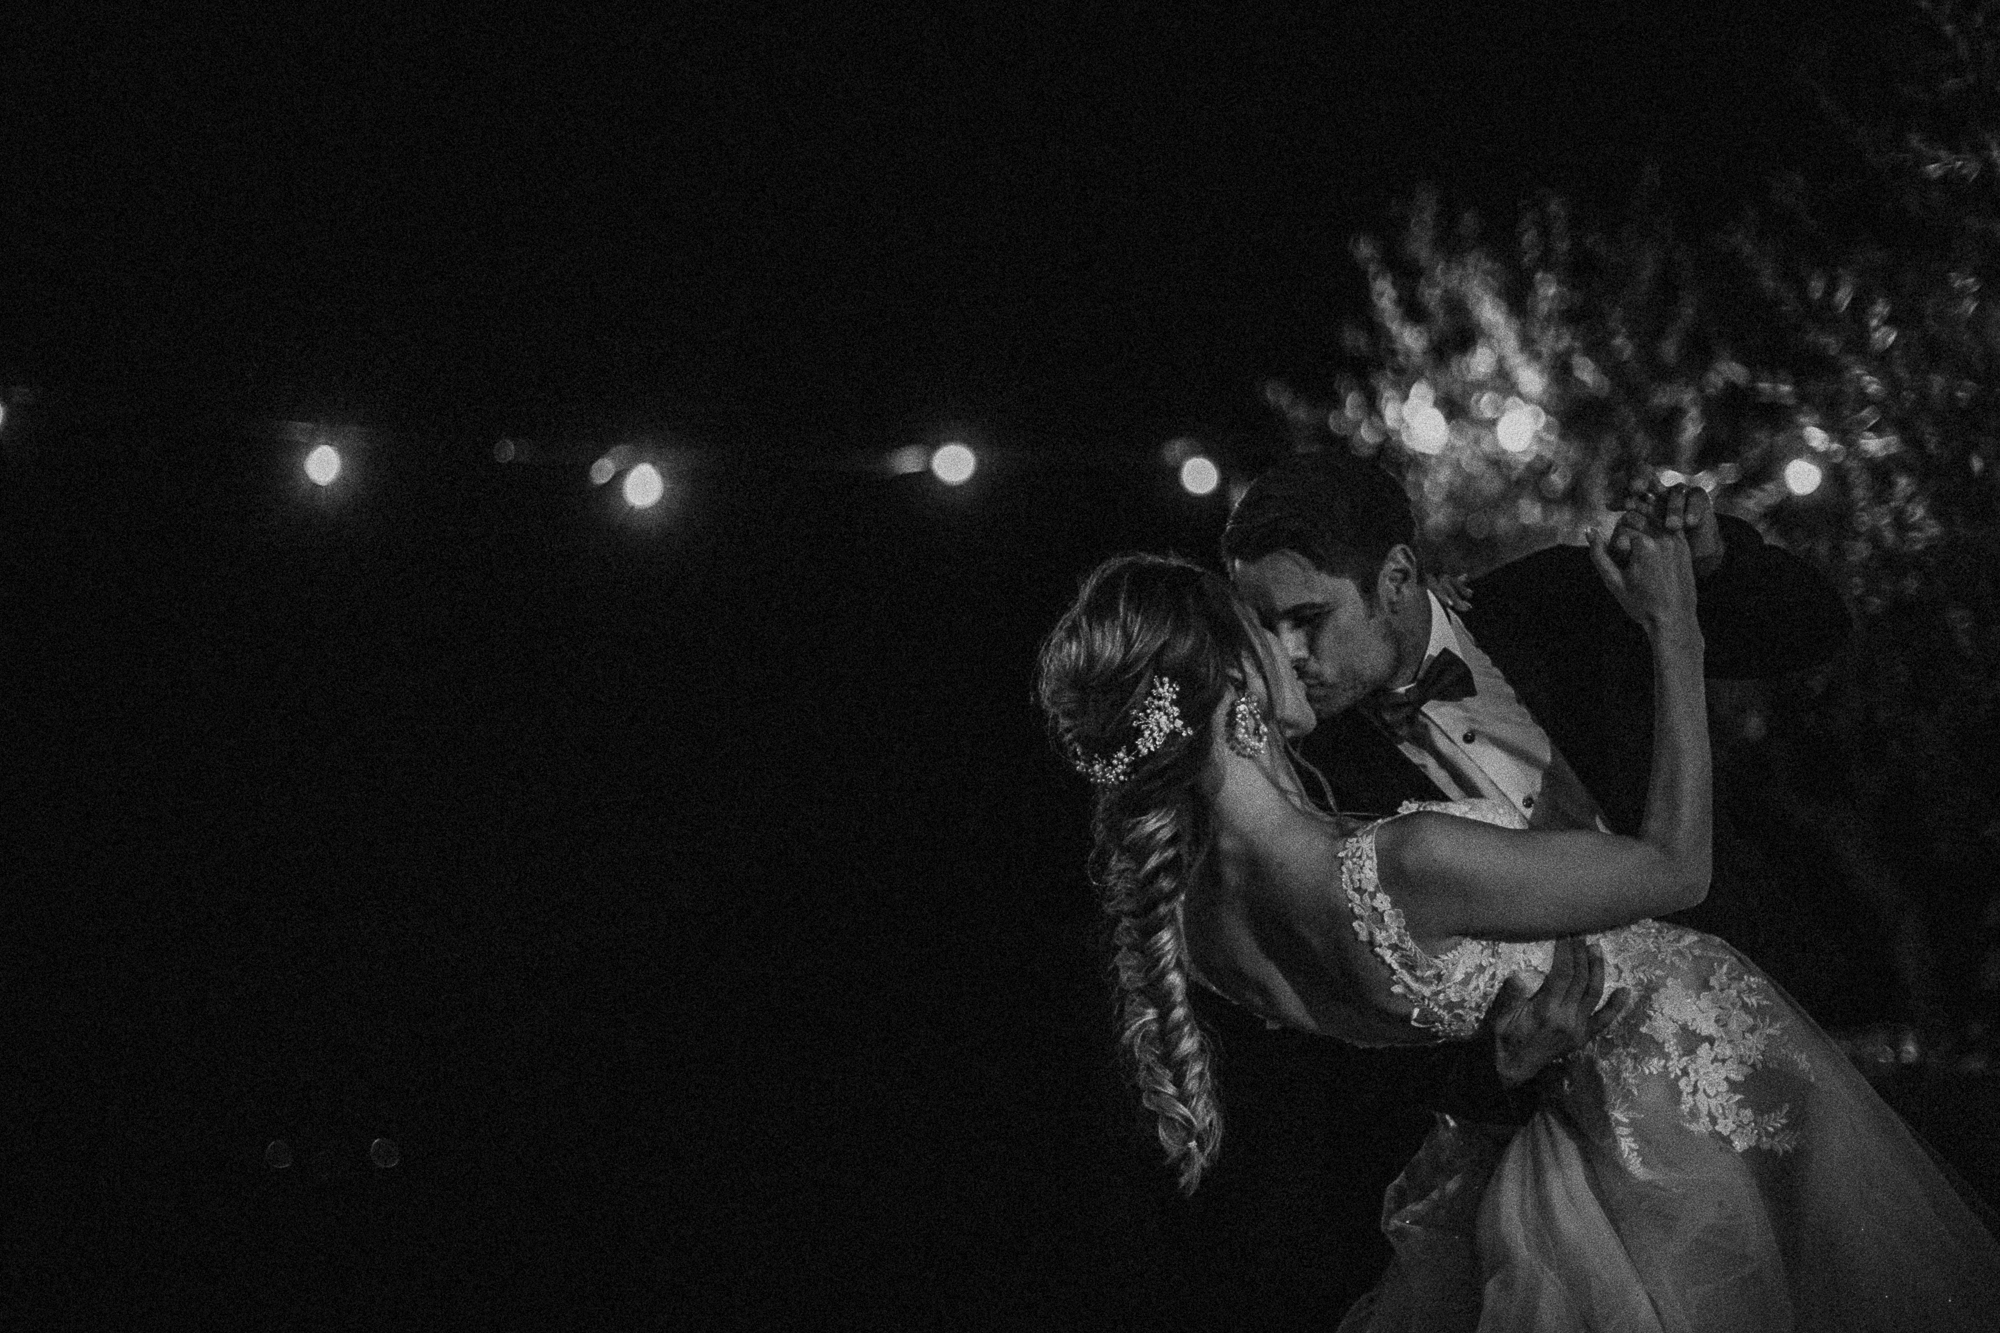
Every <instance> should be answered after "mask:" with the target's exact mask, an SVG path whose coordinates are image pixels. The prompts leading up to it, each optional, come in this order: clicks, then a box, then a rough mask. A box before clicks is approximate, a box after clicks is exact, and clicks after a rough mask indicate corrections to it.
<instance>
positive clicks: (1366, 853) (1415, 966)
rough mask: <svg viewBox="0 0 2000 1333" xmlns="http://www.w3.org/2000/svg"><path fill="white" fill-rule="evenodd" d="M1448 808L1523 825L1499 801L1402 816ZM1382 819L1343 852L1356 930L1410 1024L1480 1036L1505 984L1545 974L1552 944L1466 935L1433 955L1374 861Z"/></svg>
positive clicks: (1426, 805)
mask: <svg viewBox="0 0 2000 1333" xmlns="http://www.w3.org/2000/svg"><path fill="white" fill-rule="evenodd" d="M1413 810H1443V811H1445V812H1447V813H1450V814H1462V815H1464V816H1466V817H1467V818H1477V819H1482V820H1483V821H1484V822H1486V823H1489V824H1518V823H1519V816H1518V815H1516V814H1515V813H1514V811H1513V810H1512V808H1510V807H1507V806H1503V805H1501V804H1500V803H1499V802H1497V801H1451V802H1435V801H1406V802H1404V803H1403V807H1402V809H1401V810H1399V811H1397V814H1398V815H1406V814H1409V813H1410V812H1411V811H1413ZM1385 822H1387V821H1384V820H1377V821H1376V822H1375V823H1373V824H1370V825H1368V826H1367V827H1366V828H1364V829H1362V830H1361V831H1360V832H1358V833H1356V834H1355V835H1354V836H1353V837H1351V838H1349V839H1348V840H1347V843H1346V845H1345V846H1343V847H1342V848H1341V852H1340V880H1341V887H1342V888H1344V889H1345V890H1346V891H1347V903H1348V908H1349V910H1350V911H1351V912H1352V913H1353V915H1354V933H1355V935H1357V936H1358V937H1360V939H1361V941H1362V942H1363V943H1364V944H1366V945H1367V946H1368V947H1369V948H1370V949H1372V950H1374V952H1375V956H1376V957H1378V958H1380V959H1381V960H1382V962H1383V963H1384V964H1385V965H1386V966H1387V967H1388V969H1389V972H1390V974H1391V976H1393V977H1394V978H1395V980H1394V981H1393V982H1391V984H1390V989H1391V990H1392V991H1393V992H1395V993H1396V994H1397V995H1400V996H1403V997H1404V998H1405V999H1407V1000H1409V1001H1410V1004H1411V1012H1410V1022H1411V1023H1412V1024H1413V1025H1414V1026H1416V1027H1420V1028H1424V1029H1426V1030H1427V1031H1431V1032H1435V1033H1437V1034H1438V1036H1439V1037H1440V1038H1441V1039H1442V1040H1445V1041H1460V1040H1464V1039H1465V1038H1468V1037H1471V1036H1474V1035H1476V1034H1477V1033H1478V1031H1479V1026H1480V1024H1481V1023H1482V1022H1484V1021H1485V1018H1486V1010H1487V1008H1488V1007H1489V1006H1490V1005H1491V1004H1492V1003H1493V997H1494V996H1495V995H1498V994H1499V993H1500V987H1501V985H1502V984H1503V983H1504V982H1505V981H1506V980H1507V978H1508V977H1509V976H1511V975H1513V974H1514V973H1516V972H1531V973H1535V974H1538V975H1539V974H1540V973H1543V972H1546V971H1547V968H1548V960H1549V955H1550V952H1551V946H1549V945H1547V944H1499V943H1490V942H1487V941H1482V940H1467V941H1465V942H1464V943H1462V944H1460V945H1458V946H1457V947H1455V948H1453V949H1451V950H1449V951H1448V952H1446V953H1444V954H1443V955H1441V956H1439V957H1437V958H1433V957H1431V956H1430V955H1429V954H1427V953H1425V952H1424V951H1423V950H1422V949H1421V948H1419V947H1418V945H1417V942H1416V941H1415V940H1414V939H1412V938H1410V932H1409V928H1408V927H1407V926H1406V925H1405V924H1404V921H1403V913H1402V911H1401V909H1399V908H1398V907H1397V906H1396V905H1395V904H1394V903H1393V902H1391V901H1390V899H1389V895H1388V894H1387V893H1385V892H1383V890H1382V881H1381V878H1380V876H1379V875H1378V873H1377V870H1376V865H1375V830H1376V829H1378V828H1380V827H1381V826H1382V824H1383V823H1385Z"/></svg>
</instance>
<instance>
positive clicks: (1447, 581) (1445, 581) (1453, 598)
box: [1424, 574, 1472, 615]
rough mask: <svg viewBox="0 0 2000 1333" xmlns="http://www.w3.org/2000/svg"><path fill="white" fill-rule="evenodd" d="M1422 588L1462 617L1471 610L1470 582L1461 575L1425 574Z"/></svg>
mask: <svg viewBox="0 0 2000 1333" xmlns="http://www.w3.org/2000/svg"><path fill="white" fill-rule="evenodd" d="M1424 587H1425V588H1427V589H1429V590H1430V592H1431V593H1432V594H1433V595H1434V596H1436V598H1437V599H1438V600H1439V601H1440V602H1443V603H1444V604H1445V606H1446V608H1447V609H1449V610H1452V611H1456V612H1458V614H1460V615H1464V614H1465V613H1466V612H1467V611H1470V610H1471V609H1472V580H1471V579H1469V578H1467V577H1466V576H1465V575H1463V574H1426V575H1424Z"/></svg>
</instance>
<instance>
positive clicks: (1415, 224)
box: [1269, 0, 2000, 1018]
mask: <svg viewBox="0 0 2000 1333" xmlns="http://www.w3.org/2000/svg"><path fill="white" fill-rule="evenodd" d="M1911 16H1912V24H1911V33H1912V35H1913V39H1914V40H1913V45H1912V48H1911V50H1910V51H1908V52H1905V53H1903V59H1904V64H1905V67H1904V73H1905V77H1904V79H1903V81H1902V83H1901V85H1900V86H1899V87H1898V89H1897V90H1896V94H1895V97H1894V99H1893V100H1892V101H1891V102H1890V103H1889V104H1887V105H1885V106H1883V107H1880V108H1876V109H1874V110H1872V111H1870V112H1869V113H1868V114H1866V115H1862V114H1858V113H1855V112H1852V111H1850V110H1848V109H1846V108H1845V107H1843V106H1842V105H1841V104H1840V102H1839V101H1838V99H1836V98H1835V97H1833V96H1832V95H1831V94H1828V95H1826V96H1825V97H1824V105H1825V107H1826V109H1827V112H1828V114H1829V115H1832V116H1834V117H1836V118H1837V119H1838V120H1839V121H1840V123H1842V124H1843V125H1844V126H1845V127H1846V128H1847V130H1848V131H1849V137H1850V139H1851V141H1852V143H1853V145H1854V147H1855V150H1856V158H1855V167H1856V170H1855V171H1854V173H1853V174H1852V179H1851V180H1848V181H1844V182H1828V183H1819V184H1813V183H1808V182H1806V181H1803V180H1801V179H1798V178H1791V179H1786V180H1781V181H1778V182H1776V183H1774V185H1773V187H1772V189H1771V191H1770V194H1769V197H1768V199H1767V200H1766V201H1764V203H1763V204H1762V206H1761V207H1759V208H1757V209H1755V210H1754V211H1751V212H1749V213H1747V214H1746V215H1745V216H1744V217H1743V218H1742V219H1741V220H1740V221H1739V222H1738V223H1736V224H1735V225H1733V226H1731V227H1729V228H1727V229H1725V230H1724V231H1723V232H1721V233H1720V234H1717V235H1710V236H1704V237H1701V238H1698V239H1697V240H1694V241H1692V242H1690V241H1686V240H1683V239H1681V238H1680V237H1678V236H1676V234H1675V232H1674V228H1673V226H1672V223H1671V221H1670V220H1669V215H1670V210H1669V209H1667V208H1666V207H1664V206H1662V205H1661V203H1660V201H1659V200H1658V199H1657V198H1655V197H1654V195H1653V193H1652V192H1651V191H1650V190H1642V191H1641V193H1640V197H1639V198H1638V200H1637V201H1636V203H1635V206H1634V208H1633V210H1632V213H1631V215H1630V218H1629V219H1628V220H1627V221H1626V222H1625V223H1624V225H1622V226H1620V227H1617V228H1615V229H1613V230H1611V231H1608V232H1598V231H1585V230H1584V229H1582V228H1579V227H1577V226H1576V225H1575V221H1574V219H1573V218H1572V217H1571V215H1570V212H1569V210H1568V209H1567V208H1566V207H1565V206H1564V204H1563V203H1562V201H1560V200H1557V199H1544V200H1542V201H1540V202H1538V203H1536V204H1535V205H1533V206H1532V207H1529V208H1526V209H1524V210H1523V211H1522V213H1521V216H1520V218H1519V221H1518V225H1517V229H1516V232H1515V235H1514V237H1513V238H1512V243H1511V245H1509V246H1507V247H1505V248H1502V247H1496V246H1494V245H1492V244H1489V243H1488V242H1487V241H1485V240H1484V239H1483V238H1482V237H1481V235H1480V232H1479V224H1478V220H1477V219H1475V218H1469V217H1468V218H1464V219H1460V220H1458V223H1457V225H1456V227H1447V226H1446V225H1445V222H1444V220H1443V218H1442V216H1441V208H1440V206H1439V203H1438V201H1437V199H1436V198H1435V197H1434V196H1430V195H1424V196H1419V197H1418V199H1417V200H1416V201H1415V203H1414V204H1413V205H1412V206H1411V208H1410V209H1409V213H1408V216H1407V218H1406V220H1405V225H1404V227H1403V231H1402V236H1401V240H1400V245H1399V246H1398V247H1396V248H1395V249H1394V250H1391V249H1389V248H1388V247H1385V246H1383V245H1382V244H1380V243H1379V242H1377V241H1375V240H1373V239H1371V238H1363V239H1362V240H1360V241H1358V242H1357V243H1356V246H1355V257H1356V260H1357V262H1358V263H1359V264H1360V266H1361V269H1362V271H1363V273H1364V275H1365V276H1366V279H1367V282H1368V286H1369V292H1370V298H1371V304H1372V316H1373V318H1372V324H1371V326H1370V327H1369V328H1367V329H1351V330H1349V331H1348V350H1349V351H1350V353H1352V354H1353V355H1354V358H1355V360H1356V362H1357V363H1358V364H1359V365H1361V366H1363V367H1365V369H1364V370H1363V371H1361V372H1360V373H1350V374H1349V375H1347V376H1346V377H1344V378H1343V379H1342V380H1341V381H1340V383H1339V385H1338V391H1337V401H1332V402H1325V401H1314V400H1313V399H1311V398H1310V397H1309V396H1307V395H1304V394H1300V393H1297V392H1295V391H1293V390H1291V389H1289V388H1287V387H1285V386H1281V385H1273V386H1271V387H1270V391H1269V393H1270V399H1271V402H1272V404H1273V406H1274V407H1276V408H1277V409H1278V410H1279V411H1280V412H1281V413H1282V414H1284V415H1285V416H1286V417H1287V418H1288V419H1289V420H1290V421H1291V422H1292V423H1293V424H1294V426H1295V427H1297V428H1298V430H1299V431H1301V432H1307V431H1310V432H1314V433H1318V434H1319V435H1320V438H1324V432H1325V431H1327V430H1330V431H1331V432H1332V433H1333V434H1334V435H1335V436H1337V437H1339V439H1340V440H1341V441H1343V442H1344V444H1345V446H1346V447H1348V448H1350V449H1352V450H1354V451H1355V452H1357V453H1360V454H1363V455H1376V454H1382V455H1384V456H1385V461H1387V462H1389V463H1391V464H1392V465H1395V466H1398V467H1399V468H1400V469H1401V470H1402V472H1403V474H1404V476H1405V478H1406V481H1407V484H1408V485H1409V488H1410V490H1411V494H1412V498H1413V501H1414V502H1415V504H1416V506H1417V509H1418V512H1419V514H1420V515H1421V517H1422V540H1423V542H1424V544H1425V546H1426V548H1427V550H1426V554H1427V556H1428V557H1429V558H1430V559H1431V560H1433V561H1434V562H1435V563H1436V564H1438V565H1440V566H1441V567H1443V568H1446V569H1455V570H1461V571H1467V572H1474V573H1477V572H1479V571H1481V570H1483V569H1485V568H1489V567H1491V566H1492V565H1495V564H1498V563H1502V562H1504V561H1505V560H1507V559H1511V558H1514V557H1515V556H1518V555H1520V554H1523V553H1525V552H1526V551H1528V550H1532V549H1535V548H1537V547H1539V546H1543V545H1547V544H1549V543H1551V542H1555V541H1566V540H1572V541H1573V540H1576V539H1577V537H1578V535H1579V532H1580V529H1581V528H1582V527H1584V526H1585V525H1587V524H1592V523H1596V522H1601V521H1603V519H1604V517H1605V516H1606V514H1607V511H1608V510H1610V509H1611V508H1614V507H1616V505H1617V503H1618V502H1619V500H1620V499H1621V498H1622V496H1623V494H1624V493H1625V489H1626V487H1627V485H1628V484H1629V483H1630V482H1631V481H1632V479H1633V478H1634V477H1635V476H1658V477H1661V478H1663V479H1665V480H1668V481H1675V480H1682V479H1686V480H1691V481H1693V482H1694V483H1696V484H1699V485H1701V486H1703V487H1705V488H1706V489H1707V490H1709V492H1710V493H1711V495H1712V496H1713V498H1714V500H1715V502H1716V504H1717V507H1718V508H1719V509H1720V510H1722V511H1723V512H1726V513H1734V514H1736V515H1738V516H1740V517H1743V518H1746V519H1748V520H1750V521H1751V522H1753V523H1755V524H1757V525H1758V526H1759V527H1760V528H1762V529H1763V530H1764V531H1765V532H1766V533H1767V534H1768V535H1771V536H1774V537H1776V538H1778V539H1780V540H1782V541H1784V542H1785V543H1786V544H1787V545H1789V546H1791V547H1792V548H1793V549H1794V550H1797V551H1800V552H1801V553H1804V554H1806V555H1807V556H1808V557H1809V558H1811V559H1812V560H1814V561H1815V562H1816V563H1818V564H1819V565H1820V567H1821V568H1823V569H1825V570H1826V571H1827V572H1828V574H1829V575H1830V576H1831V577H1833V578H1834V579H1835V580H1836V582H1837V584H1838V586H1839V587H1840V588H1841V590H1842V593H1843V595H1844V596H1846V597H1847V599H1848V600H1849V603H1850V605H1851V606H1852V607H1853V609H1854V610H1855V612H1856V614H1857V623H1858V625H1859V626H1860V633H1859V635H1858V644H1857V647H1856V650H1855V651H1854V652H1853V653H1851V654H1850V655H1849V656H1848V658H1847V659H1846V660H1845V661H1844V662H1843V663H1842V664H1841V665H1840V667H1839V668H1838V669H1837V670H1835V671H1832V672H1829V673H1823V675H1822V677H1821V678H1820V679H1819V680H1816V681H1813V682H1808V683H1806V684H1805V685H1804V686H1803V687H1802V688H1800V689H1797V690H1793V691H1789V692H1787V693H1786V694H1784V695H1782V696H1780V697H1777V698H1773V699H1770V700H1764V701H1756V700H1752V701H1750V703H1749V704H1748V705H1747V713H1746V714H1745V715H1746V716H1747V717H1748V718H1749V720H1748V721H1747V722H1745V723H1744V725H1743V729H1742V733H1741V735H1740V736H1739V737H1738V739H1739V740H1742V741H1744V742H1745V743H1754V742H1757V741H1761V740H1762V739H1763V738H1764V737H1765V736H1766V735H1767V734H1769V732H1770V730H1771V728H1772V726H1773V725H1777V726H1779V728H1780V729H1781V730H1782V731H1783V733H1784V734H1783V735H1782V736H1780V737H1775V738H1774V739H1775V740H1778V741H1782V742H1783V744H1784V746H1785V747H1787V748H1786V749H1785V751H1784V752H1785V753H1787V754H1790V755H1791V756H1793V757H1792V759H1791V760H1790V761H1789V769H1787V767H1786V765H1783V764H1781V765H1779V770H1778V780H1780V781H1789V782H1791V783H1793V784H1795V788H1794V791H1793V795H1794V796H1795V797H1796V798H1797V799H1795V800H1794V801H1793V803H1792V807H1791V808H1793V809H1795V810H1806V809H1808V808H1812V803H1813V802H1814V801H1819V802H1821V807H1819V808H1825V803H1826V802H1833V803H1835V804H1837V805H1838V806H1839V808H1841V809H1844V810H1850V811H1854V812H1859V813H1860V814H1861V815H1862V816H1864V817H1865V818H1867V819H1868V820H1869V821H1870V823H1871V824H1872V825H1873V826H1874V827H1876V828H1877V829H1879V830H1881V832H1880V837H1879V839H1878V841H1880V842H1881V843H1882V845H1888V844H1890V843H1895V844H1896V846H1897V847H1898V849H1899V851H1900V852H1901V853H1902V858H1903V860H1904V862H1905V863H1906V864H1909V865H1914V866H1917V867H1919V874H1918V877H1920V878H1924V879H1925V881H1926V883H1927V891H1929V892H1931V894H1932V899H1931V901H1930V902H1929V903H1927V904H1926V905H1925V907H1926V911H1927V913H1928V915H1929V916H1930V918H1931V922H1932V933H1933V934H1934V935H1942V934H1943V933H1944V932H1945V931H1951V932H1952V933H1953V934H1954V935H1955V936H1958V937H1963V936H1965V935H1966V934H1967V933H1968V932H1967V931H1966V930H1965V929H1964V927H1965V925H1966V924H1969V923H1966V922H1964V921H1963V919H1962V917H1961V918H1960V919H1959V920H1957V921H1952V920H1947V919H1946V918H1948V917H1950V916H1952V915H1953V914H1954V913H1960V912H1963V910H1964V909H1965V908H1967V907H1968V906H1969V907H1971V908H1972V911H1973V913H1974V915H1975V916H1976V914H1977V911H1978V908H1977V905H1976V903H1967V902H1966V901H1965V900H1964V899H1965V896H1966V895H1969V894H1973V893H1974V891H1973V890H1972V889H1970V888H1969V887H1968V886H1970V885H1972V884H1976V883H1978V882H1980V879H1981V877H1982V876H1981V871H1982V869H1983V867H1984V866H1985V864H1986V863H1987V862H1989V861H1990V860H1991V858H1992V856H1993V854H1994V853H1995V852H2000V819H1995V818H1994V806H1995V800H1996V797H2000V790H1996V787H1995V762H1994V761H1995V759H1996V757H2000V756H1996V754H1995V748H1994V745H1993V742H1992V740H1991V737H1992V736H1993V734H1994V730H1995V727H1996V726H2000V304H1996V299H1995V293H1996V291H2000V286H1996V285H2000V0H1938V2H1937V3H1924V2H1923V0H1917V3H1915V4H1914V5H1913V8H1912V10H1911ZM1739 711H1742V710H1739ZM1787 772H1789V776H1787ZM1801 817H1802V818H1803V816H1801ZM1911 829H1915V830H1917V831H1918V833H1917V835H1914V836H1913V835H1911V834H1910V830H1911ZM1899 839H1906V840H1907V843H1906V842H1904V841H1898V840H1899ZM1872 855H1873V853H1872V852H1868V851H1866V850H1865V849H1864V850H1863V851H1861V852H1857V853H1855V854H1854V855H1853V856H1850V857H1849V858H1848V859H1849V861H1850V862H1857V858H1858V859H1859V860H1866V859H1867V858H1868V857H1869V856H1872ZM1849 869H1850V871H1851V872H1852V873H1853V874H1855V875H1859V874H1861V873H1862V872H1861V871H1859V870H1856V869H1855V868H1854V865H1852V864H1851V865H1850V866H1849ZM1871 873H1872V872H1871ZM1875 878H1876V879H1877V880H1880V878H1881V876H1880V875H1879V874H1877V875H1876V876H1875ZM1906 878H1908V877H1906ZM1953 885H1956V886H1958V887H1957V888H1956V889H1954V888H1953V887H1952V886H1953ZM1878 888H1879V885H1878ZM1955 894H1956V895H1957V896H1956V897H1954V895H1955ZM1877 896H1878V899H1881V900H1882V901H1887V899H1886V898H1883V897H1882V895H1881V894H1880V893H1878V894H1877ZM1892 896H1893V895H1892ZM1884 910H1885V912H1886V917H1885V920H1886V918H1887V917H1894V916H1896V915H1897V911H1898V910H1899V909H1897V908H1895V907H1894V905H1893V904H1892V905H1891V906H1890V907H1889V908H1886V909H1884ZM1986 914H1987V917H1988V918H1989V920H1988V922H1987V928H1988V929H1996V928H2000V899H1995V900H1993V905H1992V906H1990V907H1989V908H1988V910H1987V913H1986ZM1904 915H1905V916H1906V917H1907V916H1908V914H1907V913H1905V914H1904ZM1906 924H1907V922H1906ZM1917 928H1918V927H1916V926H1910V929H1912V930H1914V929H1917ZM1899 929H1902V927H1901V926H1897V925H1895V924H1893V923H1891V924H1890V925H1889V926H1888V932H1889V933H1890V934H1894V933H1895V932H1896V931H1897V930H1899ZM1903 943H1904V944H1907V943H1908V940H1904V941H1903ZM1899 948H1900V946H1899ZM1900 952H1901V954H1902V955H1903V960H1904V961H1903V963H1902V967H1903V971H1904V973H1905V975H1904V982H1905V985H1906V990H1907V991H1908V992H1909V993H1910V994H1911V995H1916V994H1917V993H1919V992H1924V991H1926V990H1927V989H1929V983H1927V982H1926V981H1925V980H1924V979H1923V978H1921V977H1917V976H1913V975H1910V972H1911V969H1912V967H1914V966H1916V965H1915V964H1912V963H1910V962H1909V958H1910V956H1912V954H1913V950H1911V949H1908V948H1900ZM1948 961H1949V960H1948ZM1970 965H1972V966H1975V967H1976V966H1978V964H1977V963H1976V961H1975V962H1974V963H1972V964H1970ZM1985 967H1986V970H1987V971H1989V972H1991V973H1992V974H1993V976H1992V980H1993V982H1994V986H1996V987H2000V950H1996V951H1995V952H1993V953H1992V954H1991V956H1990V958H1989V961H1988V962H1987V963H1986V964H1985ZM1915 1007H1917V1008H1919V1009H1923V1008H1926V1007H1928V1006H1927V1005H1926V1004H1923V1003H1918V1004H1916V1006H1915ZM1996 1018H2000V1014H1996Z"/></svg>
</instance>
